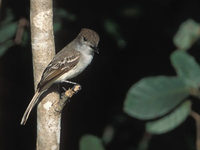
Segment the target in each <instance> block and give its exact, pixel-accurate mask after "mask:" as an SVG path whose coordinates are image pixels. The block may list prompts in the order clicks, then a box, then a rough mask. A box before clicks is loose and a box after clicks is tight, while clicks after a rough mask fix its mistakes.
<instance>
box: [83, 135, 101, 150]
mask: <svg viewBox="0 0 200 150" xmlns="http://www.w3.org/2000/svg"><path fill="white" fill-rule="evenodd" d="M79 147H80V148H79V149H80V150H104V147H103V144H102V141H101V139H99V138H98V137H96V136H93V135H85V136H83V137H82V138H81V140H80V145H79Z"/></svg>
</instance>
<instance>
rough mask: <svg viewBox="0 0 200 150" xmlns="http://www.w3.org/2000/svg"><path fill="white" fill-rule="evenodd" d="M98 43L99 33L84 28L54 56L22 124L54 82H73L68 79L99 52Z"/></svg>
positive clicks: (81, 69)
mask: <svg viewBox="0 0 200 150" xmlns="http://www.w3.org/2000/svg"><path fill="white" fill-rule="evenodd" d="M98 43H99V35H98V34H97V33H96V32H95V31H93V30H91V29H86V28H83V29H82V30H81V32H80V33H79V34H78V36H77V37H76V38H75V39H74V40H73V41H72V42H70V43H69V44H68V45H67V46H65V47H64V48H63V49H62V50H61V51H60V52H58V53H57V54H56V55H55V56H54V58H53V59H52V61H51V62H50V63H49V64H48V66H47V67H46V69H45V70H44V72H43V74H42V77H41V80H40V82H39V84H38V85H37V89H36V92H35V95H34V96H33V98H32V100H31V102H30V103H29V105H28V107H27V109H26V111H25V113H24V115H23V117H22V120H21V125H25V124H26V121H27V119H28V117H29V114H30V112H31V110H32V109H33V107H34V106H35V104H36V103H37V101H38V99H39V97H40V96H41V94H42V93H43V92H45V91H46V90H47V89H48V88H49V87H50V86H51V85H52V84H54V83H58V82H69V83H72V82H70V81H68V79H71V78H73V77H76V76H77V75H79V74H80V73H81V72H82V71H83V70H84V69H85V68H86V67H87V66H88V65H89V64H90V63H91V61H92V59H93V55H94V52H97V53H98V48H97V46H98Z"/></svg>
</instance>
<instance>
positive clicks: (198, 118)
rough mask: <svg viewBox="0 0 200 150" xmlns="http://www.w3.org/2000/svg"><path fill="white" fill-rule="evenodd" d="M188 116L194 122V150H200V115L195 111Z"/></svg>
mask: <svg viewBox="0 0 200 150" xmlns="http://www.w3.org/2000/svg"><path fill="white" fill-rule="evenodd" d="M190 115H191V116H192V117H193V118H194V120H195V122H196V149H197V150H200V115H199V114H198V113H196V112H195V111H191V113H190Z"/></svg>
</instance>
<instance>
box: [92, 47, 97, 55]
mask: <svg viewBox="0 0 200 150" xmlns="http://www.w3.org/2000/svg"><path fill="white" fill-rule="evenodd" d="M91 48H92V49H93V50H94V52H95V53H97V54H99V48H98V47H96V46H91Z"/></svg>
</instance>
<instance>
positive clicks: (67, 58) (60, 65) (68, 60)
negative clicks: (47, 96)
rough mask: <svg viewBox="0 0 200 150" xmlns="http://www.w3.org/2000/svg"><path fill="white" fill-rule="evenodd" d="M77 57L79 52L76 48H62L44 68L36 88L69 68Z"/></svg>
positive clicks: (76, 60)
mask: <svg viewBox="0 0 200 150" xmlns="http://www.w3.org/2000/svg"><path fill="white" fill-rule="evenodd" d="M79 59H80V52H79V51H76V50H71V51H70V50H64V51H61V52H60V53H58V54H57V55H56V56H55V57H54V58H53V60H52V61H51V62H50V63H49V65H48V66H47V68H46V69H45V70H44V72H43V74H42V78H41V80H40V82H39V84H38V87H37V88H39V89H42V88H43V87H44V86H45V85H46V84H47V83H49V82H50V81H52V80H54V79H56V78H58V77H60V76H61V75H63V74H64V73H66V72H68V71H69V70H71V69H72V68H73V67H75V66H76V65H77V63H78V62H79Z"/></svg>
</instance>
